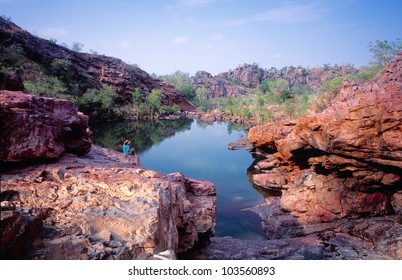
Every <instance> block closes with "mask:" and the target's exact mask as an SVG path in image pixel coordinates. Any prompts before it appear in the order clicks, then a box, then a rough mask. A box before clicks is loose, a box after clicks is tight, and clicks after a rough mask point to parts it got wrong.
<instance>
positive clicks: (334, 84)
mask: <svg viewBox="0 0 402 280" xmlns="http://www.w3.org/2000/svg"><path fill="white" fill-rule="evenodd" d="M356 79H357V77H356V76H353V75H351V74H348V75H344V76H338V77H335V78H333V79H332V80H330V81H326V82H323V83H322V85H321V88H320V90H321V91H326V92H329V93H331V94H335V93H337V92H338V91H339V90H340V89H341V87H342V84H343V82H344V81H345V80H356Z"/></svg>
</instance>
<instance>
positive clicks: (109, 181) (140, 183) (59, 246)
mask: <svg viewBox="0 0 402 280" xmlns="http://www.w3.org/2000/svg"><path fill="white" fill-rule="evenodd" d="M130 161H131V157H130V156H126V155H123V154H122V153H118V152H114V151H110V150H106V149H103V148H100V147H97V146H93V147H92V149H91V151H90V152H89V153H88V154H87V155H85V156H76V155H74V154H68V153H65V154H63V155H62V156H61V158H60V159H59V160H58V161H57V162H55V163H51V164H39V165H34V166H29V167H20V168H17V169H12V170H8V171H6V172H4V173H3V174H2V202H1V207H2V213H3V210H4V209H6V210H7V211H9V212H7V213H10V214H7V215H6V216H3V214H2V220H1V226H2V234H3V235H5V236H6V237H10V236H13V237H12V238H11V237H10V238H5V239H4V238H2V244H1V246H2V247H1V249H2V257H4V258H18V257H20V254H17V253H15V252H20V251H21V250H23V251H24V254H25V255H24V257H26V258H33V259H151V258H160V257H161V256H163V255H165V257H166V254H167V255H168V257H169V256H170V257H169V258H174V257H175V255H176V253H178V252H183V251H186V250H188V249H190V248H192V247H193V246H194V245H195V244H196V243H197V242H199V241H204V240H205V239H206V238H209V236H211V235H213V234H214V228H215V187H214V186H213V185H212V184H211V183H208V182H201V181H196V180H193V179H189V178H186V177H184V176H183V175H182V174H179V173H176V174H167V175H164V174H159V173H157V172H154V171H149V170H145V169H141V168H137V167H135V166H133V164H132V163H130ZM7 193H9V194H13V196H11V195H6V194H7ZM3 194H4V195H3ZM5 213H6V212H5ZM24 219H25V220H33V222H31V223H30V224H32V226H30V227H24V228H25V230H24V231H22V230H20V228H23V226H22V225H21V224H22V221H23V220H24ZM30 228H32V229H30ZM3 229H4V231H3ZM35 233H36V234H35ZM38 233H40V234H38ZM24 236H25V237H24ZM39 237H41V238H39ZM19 240H20V241H21V242H18V241H19ZM27 240H28V241H30V242H26V241H27ZM35 240H36V241H35ZM33 241H35V242H33ZM21 248H23V249H21Z"/></svg>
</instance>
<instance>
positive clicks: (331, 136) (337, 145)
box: [248, 53, 402, 233]
mask: <svg viewBox="0 0 402 280" xmlns="http://www.w3.org/2000/svg"><path fill="white" fill-rule="evenodd" d="M401 61H402V53H401V54H400V55H398V56H397V59H396V61H394V62H392V63H391V64H390V65H388V66H387V67H386V69H385V70H384V72H383V76H382V78H380V79H379V80H378V81H377V82H376V83H373V84H370V85H367V84H365V85H357V84H355V83H351V82H345V83H344V85H343V88H342V89H341V91H340V93H339V94H338V96H337V97H336V98H335V100H334V103H333V104H332V105H331V106H330V107H329V108H328V109H326V110H324V111H323V112H322V113H320V114H314V115H309V116H306V117H303V118H301V119H299V120H297V121H295V122H294V123H292V125H290V126H289V125H288V126H284V123H280V122H278V123H271V124H267V125H264V126H257V127H254V128H252V129H250V132H249V135H248V140H249V141H250V142H251V143H252V144H253V145H254V146H255V147H256V148H260V149H262V150H264V151H265V152H267V151H268V152H269V151H271V152H276V153H275V158H276V159H277V162H276V166H274V167H273V168H272V169H270V170H263V172H264V173H261V174H255V175H253V181H254V183H255V184H257V185H259V186H262V187H265V188H278V187H280V188H281V189H282V196H281V197H280V199H279V201H280V209H281V211H283V213H282V214H280V213H276V214H275V215H274V216H270V217H269V218H268V217H267V218H266V219H265V218H264V220H265V222H264V224H265V225H268V224H269V223H270V222H273V221H272V219H278V217H281V216H283V215H285V216H286V217H287V215H291V216H292V217H293V218H294V219H296V221H297V223H298V224H299V225H302V226H305V225H310V224H315V223H321V222H332V221H336V220H339V219H344V218H351V219H353V217H356V216H360V217H365V216H371V215H384V214H392V213H394V212H397V213H398V212H400V209H401V206H400V205H402V202H401V196H400V194H399V192H398V191H399V190H400V182H401V177H400V174H402V173H401V172H402V141H401V139H402V129H401V127H402V86H401V85H402V69H401V66H402V64H401V63H400V62H401ZM269 157H270V158H271V157H272V155H269ZM262 165H263V164H262ZM270 167H271V166H270ZM286 220H289V217H288V218H286ZM276 224H277V225H278V226H279V224H278V223H276ZM295 227H296V231H295V232H296V233H297V232H299V231H298V229H299V228H298V226H297V225H295ZM275 230H277V231H278V232H288V228H286V229H284V230H281V229H279V228H276V229H275ZM267 231H268V232H272V231H273V230H272V229H269V230H267ZM290 232H291V231H290Z"/></svg>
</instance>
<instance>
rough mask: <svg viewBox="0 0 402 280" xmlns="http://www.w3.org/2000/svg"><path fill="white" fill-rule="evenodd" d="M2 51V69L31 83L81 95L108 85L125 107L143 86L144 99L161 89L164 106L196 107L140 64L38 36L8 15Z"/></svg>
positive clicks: (2, 22) (0, 31)
mask: <svg viewBox="0 0 402 280" xmlns="http://www.w3.org/2000/svg"><path fill="white" fill-rule="evenodd" d="M0 51H1V54H0V72H3V73H6V74H8V73H12V72H15V71H17V72H19V73H20V74H21V75H22V78H23V80H24V81H29V82H31V83H35V82H37V81H38V80H39V79H41V80H40V81H41V83H42V84H45V85H44V86H49V84H50V88H54V89H55V91H60V92H61V93H62V94H63V95H66V96H70V97H73V98H77V97H80V96H82V95H83V94H84V93H85V92H86V91H87V90H88V89H93V88H95V89H101V88H102V85H107V86H109V87H110V88H112V89H113V90H114V91H115V93H116V95H114V96H113V103H114V104H115V105H114V106H117V107H119V106H120V107H122V106H124V105H127V104H132V101H133V96H132V94H133V92H134V91H135V90H136V89H140V93H141V95H142V99H143V100H144V99H145V98H146V97H147V96H148V95H149V93H150V92H151V91H152V90H158V91H159V92H160V94H161V101H162V104H163V105H167V106H172V105H178V106H179V107H180V109H181V110H193V109H194V107H193V105H192V104H191V103H190V102H188V100H187V99H186V98H185V97H184V95H183V94H182V92H180V91H178V90H176V89H175V88H174V87H173V86H171V85H169V84H167V83H166V82H163V81H161V80H159V79H156V78H153V77H151V76H150V75H149V74H148V73H146V72H145V71H143V70H141V69H140V68H138V67H135V66H132V65H129V64H126V63H124V62H123V61H121V60H120V59H117V58H113V57H108V56H104V55H96V54H88V53H80V52H75V51H72V50H70V49H68V48H66V47H63V46H60V45H58V44H56V43H55V42H54V41H52V40H45V39H42V38H39V37H37V36H34V35H32V34H30V33H29V32H27V31H24V30H23V29H21V28H20V27H18V26H17V25H15V24H14V23H12V22H10V21H8V20H6V19H4V18H0ZM54 77H56V78H57V79H55V78H54ZM49 94H51V93H49ZM56 97H57V96H56Z"/></svg>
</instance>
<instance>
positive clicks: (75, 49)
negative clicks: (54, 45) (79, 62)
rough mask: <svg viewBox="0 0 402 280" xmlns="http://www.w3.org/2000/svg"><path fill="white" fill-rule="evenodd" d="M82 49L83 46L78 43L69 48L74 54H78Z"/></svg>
mask: <svg viewBox="0 0 402 280" xmlns="http://www.w3.org/2000/svg"><path fill="white" fill-rule="evenodd" d="M83 48H84V44H82V43H78V42H73V44H72V46H71V50H72V51H75V52H80V51H82V49H83Z"/></svg>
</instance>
